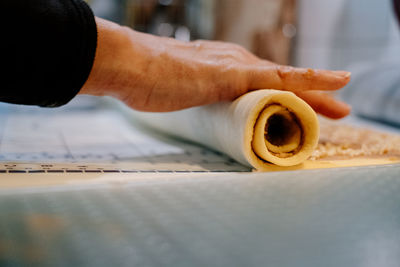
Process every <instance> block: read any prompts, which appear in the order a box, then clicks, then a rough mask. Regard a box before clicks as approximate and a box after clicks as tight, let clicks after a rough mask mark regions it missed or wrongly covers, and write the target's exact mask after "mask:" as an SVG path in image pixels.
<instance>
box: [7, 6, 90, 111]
mask: <svg viewBox="0 0 400 267" xmlns="http://www.w3.org/2000/svg"><path fill="white" fill-rule="evenodd" d="M0 14H1V15H0V27H1V32H0V53H1V58H0V60H1V61H0V63H1V65H2V68H1V69H2V71H0V101H4V102H9V103H16V104H27V105H39V106H44V107H56V106H60V105H63V104H65V103H67V102H68V101H70V100H71V99H72V98H73V97H74V96H75V95H76V94H77V93H78V92H79V90H80V88H81V87H82V86H83V84H84V83H85V81H86V80H87V78H88V76H89V73H90V71H91V68H92V65H93V61H94V56H95V51H96V45H97V30H96V23H95V19H94V16H93V13H92V11H91V10H90V8H89V7H88V5H87V4H86V3H85V2H83V1H82V0H0Z"/></svg>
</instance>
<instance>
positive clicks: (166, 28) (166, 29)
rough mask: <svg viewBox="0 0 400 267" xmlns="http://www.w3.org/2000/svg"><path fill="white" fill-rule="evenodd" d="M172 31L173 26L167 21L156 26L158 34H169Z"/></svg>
mask: <svg viewBox="0 0 400 267" xmlns="http://www.w3.org/2000/svg"><path fill="white" fill-rule="evenodd" d="M173 32H174V28H173V27H172V25H171V24H169V23H160V25H158V27H157V34H158V35H160V36H167V37H169V36H171V35H172V33H173Z"/></svg>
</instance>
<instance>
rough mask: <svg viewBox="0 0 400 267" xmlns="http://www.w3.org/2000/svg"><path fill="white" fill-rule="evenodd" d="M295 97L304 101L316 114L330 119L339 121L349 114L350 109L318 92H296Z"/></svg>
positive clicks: (344, 104)
mask: <svg viewBox="0 0 400 267" xmlns="http://www.w3.org/2000/svg"><path fill="white" fill-rule="evenodd" d="M296 95H297V96H298V97H300V98H302V99H303V100H304V101H306V102H307V103H308V104H309V105H310V106H311V107H312V108H313V109H314V110H315V111H316V112H318V113H320V114H322V115H324V116H327V117H329V118H331V119H340V118H343V117H345V116H347V115H349V114H350V111H351V107H350V106H349V105H347V104H346V103H344V102H341V101H338V100H336V99H335V98H333V97H332V96H330V95H328V94H326V93H322V92H318V91H305V92H296Z"/></svg>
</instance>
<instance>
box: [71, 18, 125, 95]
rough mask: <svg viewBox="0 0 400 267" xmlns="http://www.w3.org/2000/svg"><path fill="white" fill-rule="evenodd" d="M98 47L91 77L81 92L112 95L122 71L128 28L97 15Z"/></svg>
mask: <svg viewBox="0 0 400 267" xmlns="http://www.w3.org/2000/svg"><path fill="white" fill-rule="evenodd" d="M96 25H97V48H96V55H95V59H94V62H93V66H92V70H91V72H90V74H89V77H88V79H87V81H86V82H85V84H84V85H83V87H82V88H81V90H80V92H79V94H90V95H96V96H103V95H110V94H111V95H112V91H113V90H114V87H115V85H116V84H115V83H116V80H117V76H118V75H119V73H120V67H121V60H122V58H123V55H121V51H123V48H124V47H125V46H126V39H127V36H126V35H127V34H126V31H127V30H126V28H125V27H122V26H120V25H118V24H115V23H113V22H110V21H107V20H103V19H100V18H97V17H96Z"/></svg>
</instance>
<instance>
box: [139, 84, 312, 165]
mask: <svg viewBox="0 0 400 267" xmlns="http://www.w3.org/2000/svg"><path fill="white" fill-rule="evenodd" d="M133 113H134V114H135V115H134V116H135V117H136V118H137V119H139V120H140V121H141V122H143V123H144V124H146V125H148V126H150V127H152V128H154V129H157V130H159V131H161V132H164V133H167V134H170V135H173V136H176V137H180V138H184V139H187V140H190V141H194V142H197V143H200V144H203V145H205V146H207V147H210V148H211V149H214V150H218V151H220V152H222V153H225V154H227V155H229V156H230V157H232V158H234V159H235V160H237V161H238V162H240V163H242V164H244V165H247V166H251V167H254V168H256V169H257V170H272V169H274V165H275V166H276V165H278V166H294V165H298V164H301V163H302V162H304V161H305V160H306V159H307V158H308V157H309V156H310V155H311V153H312V152H313V151H314V149H315V147H316V146H317V143H318V135H319V124H318V119H317V116H316V114H315V112H314V111H313V109H312V108H311V107H310V106H309V105H308V104H307V103H306V102H304V101H303V100H302V99H300V98H298V97H297V96H296V95H295V94H293V93H291V92H285V91H277V90H258V91H253V92H250V93H247V94H245V95H243V96H241V97H239V98H238V99H236V100H235V101H233V102H222V103H217V104H212V105H208V106H203V107H196V108H190V109H186V110H181V111H176V112H168V113H147V112H133Z"/></svg>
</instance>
